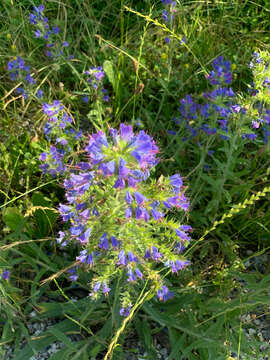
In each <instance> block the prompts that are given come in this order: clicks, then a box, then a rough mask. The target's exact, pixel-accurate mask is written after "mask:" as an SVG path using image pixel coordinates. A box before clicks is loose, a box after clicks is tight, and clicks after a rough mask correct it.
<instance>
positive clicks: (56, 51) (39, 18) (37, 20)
mask: <svg viewBox="0 0 270 360" xmlns="http://www.w3.org/2000/svg"><path fill="white" fill-rule="evenodd" d="M44 10H45V7H44V5H39V6H34V12H33V13H32V14H30V17H29V21H30V24H32V25H34V26H35V28H36V29H35V37H36V38H42V39H43V40H45V41H46V49H47V50H46V55H47V56H48V57H49V58H51V59H54V58H58V57H61V56H63V55H64V48H66V47H68V46H69V44H68V42H67V41H62V42H61V41H60V42H59V39H58V35H59V34H60V28H59V27H58V26H52V27H51V28H50V26H49V24H48V18H47V17H45V15H44Z"/></svg>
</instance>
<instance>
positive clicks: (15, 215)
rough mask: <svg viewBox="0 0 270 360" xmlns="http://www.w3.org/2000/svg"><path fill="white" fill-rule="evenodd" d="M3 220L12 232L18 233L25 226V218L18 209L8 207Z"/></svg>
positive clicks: (4, 211)
mask: <svg viewBox="0 0 270 360" xmlns="http://www.w3.org/2000/svg"><path fill="white" fill-rule="evenodd" d="M3 220H4V223H5V224H6V225H7V226H8V227H9V228H10V230H12V231H16V230H17V229H18V228H20V227H22V226H23V224H24V217H23V216H22V215H21V213H20V211H19V209H18V208H16V207H8V208H6V209H5V210H3Z"/></svg>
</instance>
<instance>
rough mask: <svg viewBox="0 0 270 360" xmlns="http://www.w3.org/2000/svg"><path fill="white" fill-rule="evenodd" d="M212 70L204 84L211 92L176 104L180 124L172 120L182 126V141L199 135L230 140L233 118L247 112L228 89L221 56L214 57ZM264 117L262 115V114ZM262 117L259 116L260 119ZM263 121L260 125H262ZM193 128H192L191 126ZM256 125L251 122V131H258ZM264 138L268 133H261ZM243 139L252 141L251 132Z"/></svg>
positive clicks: (229, 80) (226, 65)
mask: <svg viewBox="0 0 270 360" xmlns="http://www.w3.org/2000/svg"><path fill="white" fill-rule="evenodd" d="M212 67H213V70H212V71H211V72H210V74H209V75H208V76H207V79H208V81H209V82H210V84H211V85H212V86H214V89H213V90H211V91H208V92H205V93H204V94H203V97H202V99H201V100H200V102H195V101H194V99H193V97H192V96H191V95H187V96H186V97H185V98H183V99H181V100H180V107H179V110H180V113H181V120H180V121H179V120H178V119H175V120H174V121H175V123H176V124H179V123H180V122H181V123H183V124H184V125H185V127H186V129H187V130H188V132H189V136H186V137H184V138H183V141H187V140H188V139H192V138H194V137H199V135H202V134H203V133H204V134H206V135H207V136H211V135H216V134H218V136H219V137H220V138H221V139H223V140H229V137H230V136H231V131H232V130H231V128H230V124H231V123H232V122H231V119H232V118H233V117H238V118H239V119H244V118H245V117H246V113H247V110H246V109H245V108H244V107H242V106H241V105H239V104H238V103H237V97H236V94H235V93H234V91H233V89H232V88H231V87H228V85H230V84H231V83H232V72H231V63H230V61H227V60H224V58H223V56H220V57H218V58H217V59H216V60H214V61H213V63H212ZM265 115H266V114H265ZM264 117H265V116H262V118H264ZM265 122H266V123H267V121H264V123H265ZM194 123H195V124H196V126H193V124H194ZM259 123H260V121H258V120H255V121H253V122H252V127H253V129H256V128H258V127H259ZM169 134H172V135H175V134H176V133H175V131H174V130H169ZM265 134H268V132H265ZM242 138H243V139H247V140H254V139H255V138H256V134H254V132H250V133H243V134H242Z"/></svg>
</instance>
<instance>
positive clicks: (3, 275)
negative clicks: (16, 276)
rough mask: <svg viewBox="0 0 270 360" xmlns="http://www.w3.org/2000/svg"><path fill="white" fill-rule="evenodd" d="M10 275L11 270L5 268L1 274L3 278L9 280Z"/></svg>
mask: <svg viewBox="0 0 270 360" xmlns="http://www.w3.org/2000/svg"><path fill="white" fill-rule="evenodd" d="M9 276H10V271H8V270H3V271H2V275H1V278H2V280H6V281H8V280H9Z"/></svg>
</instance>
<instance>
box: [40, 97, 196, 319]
mask: <svg viewBox="0 0 270 360" xmlns="http://www.w3.org/2000/svg"><path fill="white" fill-rule="evenodd" d="M43 111H44V112H45V113H46V114H47V115H48V116H49V122H48V123H47V124H48V125H46V126H45V131H46V135H48V128H49V129H50V131H49V133H50V134H51V133H52V129H55V130H54V131H58V132H59V131H61V128H62V129H65V126H66V121H64V122H63V117H65V120H66V116H64V115H63V114H65V112H64V113H63V106H62V105H61V104H60V102H57V101H55V102H54V104H52V105H49V104H44V107H43ZM60 114H61V115H60ZM59 124H60V126H59ZM61 124H64V125H63V126H61ZM69 124H70V123H69ZM65 131H66V130H65ZM69 133H70V131H69ZM79 138H80V136H79V137H78V139H79ZM56 142H57V144H56V146H51V148H50V154H48V153H42V154H41V158H40V159H41V160H42V161H44V163H43V164H42V165H41V168H42V170H43V171H44V172H49V173H50V174H52V175H56V174H57V173H59V174H65V179H64V188H65V192H66V200H67V204H60V206H59V211H60V214H61V216H62V219H63V221H64V222H68V223H69V226H68V229H66V230H64V231H60V232H59V237H58V239H57V241H58V243H59V244H60V246H61V247H64V246H67V245H68V243H69V242H71V241H73V242H74V241H75V242H76V243H77V244H78V247H79V250H80V252H79V255H78V256H77V257H76V260H77V263H76V266H75V267H73V268H72V269H70V270H69V272H70V279H71V280H76V279H77V278H78V274H77V271H78V269H79V268H81V267H83V268H84V269H85V270H86V271H90V270H91V269H92V270H93V272H94V274H95V275H94V278H93V281H92V284H91V287H92V291H91V293H90V296H91V297H92V298H93V299H97V298H98V297H99V296H100V295H101V293H102V292H103V294H105V295H108V293H109V292H110V290H111V289H110V287H109V286H110V284H111V283H112V280H113V279H114V278H118V277H120V278H123V277H122V274H124V276H125V277H126V280H125V281H124V285H123V286H122V287H123V297H122V308H121V310H120V314H121V315H125V316H127V315H128V314H129V310H130V306H131V303H132V295H131V294H132V292H133V289H134V284H135V283H136V282H137V281H141V282H142V281H143V280H144V279H145V280H146V281H148V282H150V283H151V284H152V286H153V287H154V288H155V289H156V292H157V296H158V298H159V299H160V300H163V301H166V300H167V299H169V298H170V297H171V296H172V292H170V291H169V290H168V288H167V286H166V285H165V284H164V281H163V280H162V277H161V275H160V271H162V267H161V266H159V265H163V266H165V267H167V268H168V269H169V270H170V271H171V272H173V273H175V272H176V273H177V272H178V271H179V270H182V269H183V268H185V267H186V266H187V265H188V264H189V261H187V260H186V259H185V258H184V257H183V255H182V253H183V251H184V249H185V248H186V246H187V245H188V244H189V242H190V240H191V238H190V235H189V232H190V231H191V227H190V226H188V225H179V224H178V223H176V222H174V221H173V220H171V219H170V220H169V219H166V215H167V213H168V212H169V211H170V209H171V208H174V207H175V208H179V209H182V210H183V211H187V210H188V208H189V201H188V199H187V197H186V196H185V190H186V189H185V186H184V184H183V180H182V178H181V176H180V175H179V174H175V175H173V176H171V177H169V178H164V177H162V176H161V177H160V178H159V179H158V180H153V179H152V180H150V172H151V171H152V170H153V168H154V166H155V165H156V164H157V163H158V161H159V159H158V158H157V154H158V147H157V145H156V143H155V141H154V140H153V139H152V137H151V136H149V135H148V134H147V133H145V132H144V131H140V132H139V133H137V134H136V133H134V132H133V129H132V127H131V126H129V125H125V124H121V125H120V131H117V130H115V129H113V128H110V130H109V135H108V136H106V134H105V133H104V132H102V131H99V132H97V133H94V134H92V135H91V136H90V137H89V140H88V144H87V145H86V146H85V149H84V151H85V160H84V161H83V162H82V161H81V162H79V163H77V164H76V165H75V164H74V163H71V164H68V165H67V166H66V165H64V162H63V159H64V153H65V150H64V149H63V147H68V146H69V145H68V139H67V137H63V136H62V137H57V140H56ZM59 146H62V149H59V148H58V147H59ZM58 153H60V154H62V155H63V156H62V157H61V155H60V157H61V159H58V157H57V155H55V154H58Z"/></svg>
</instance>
